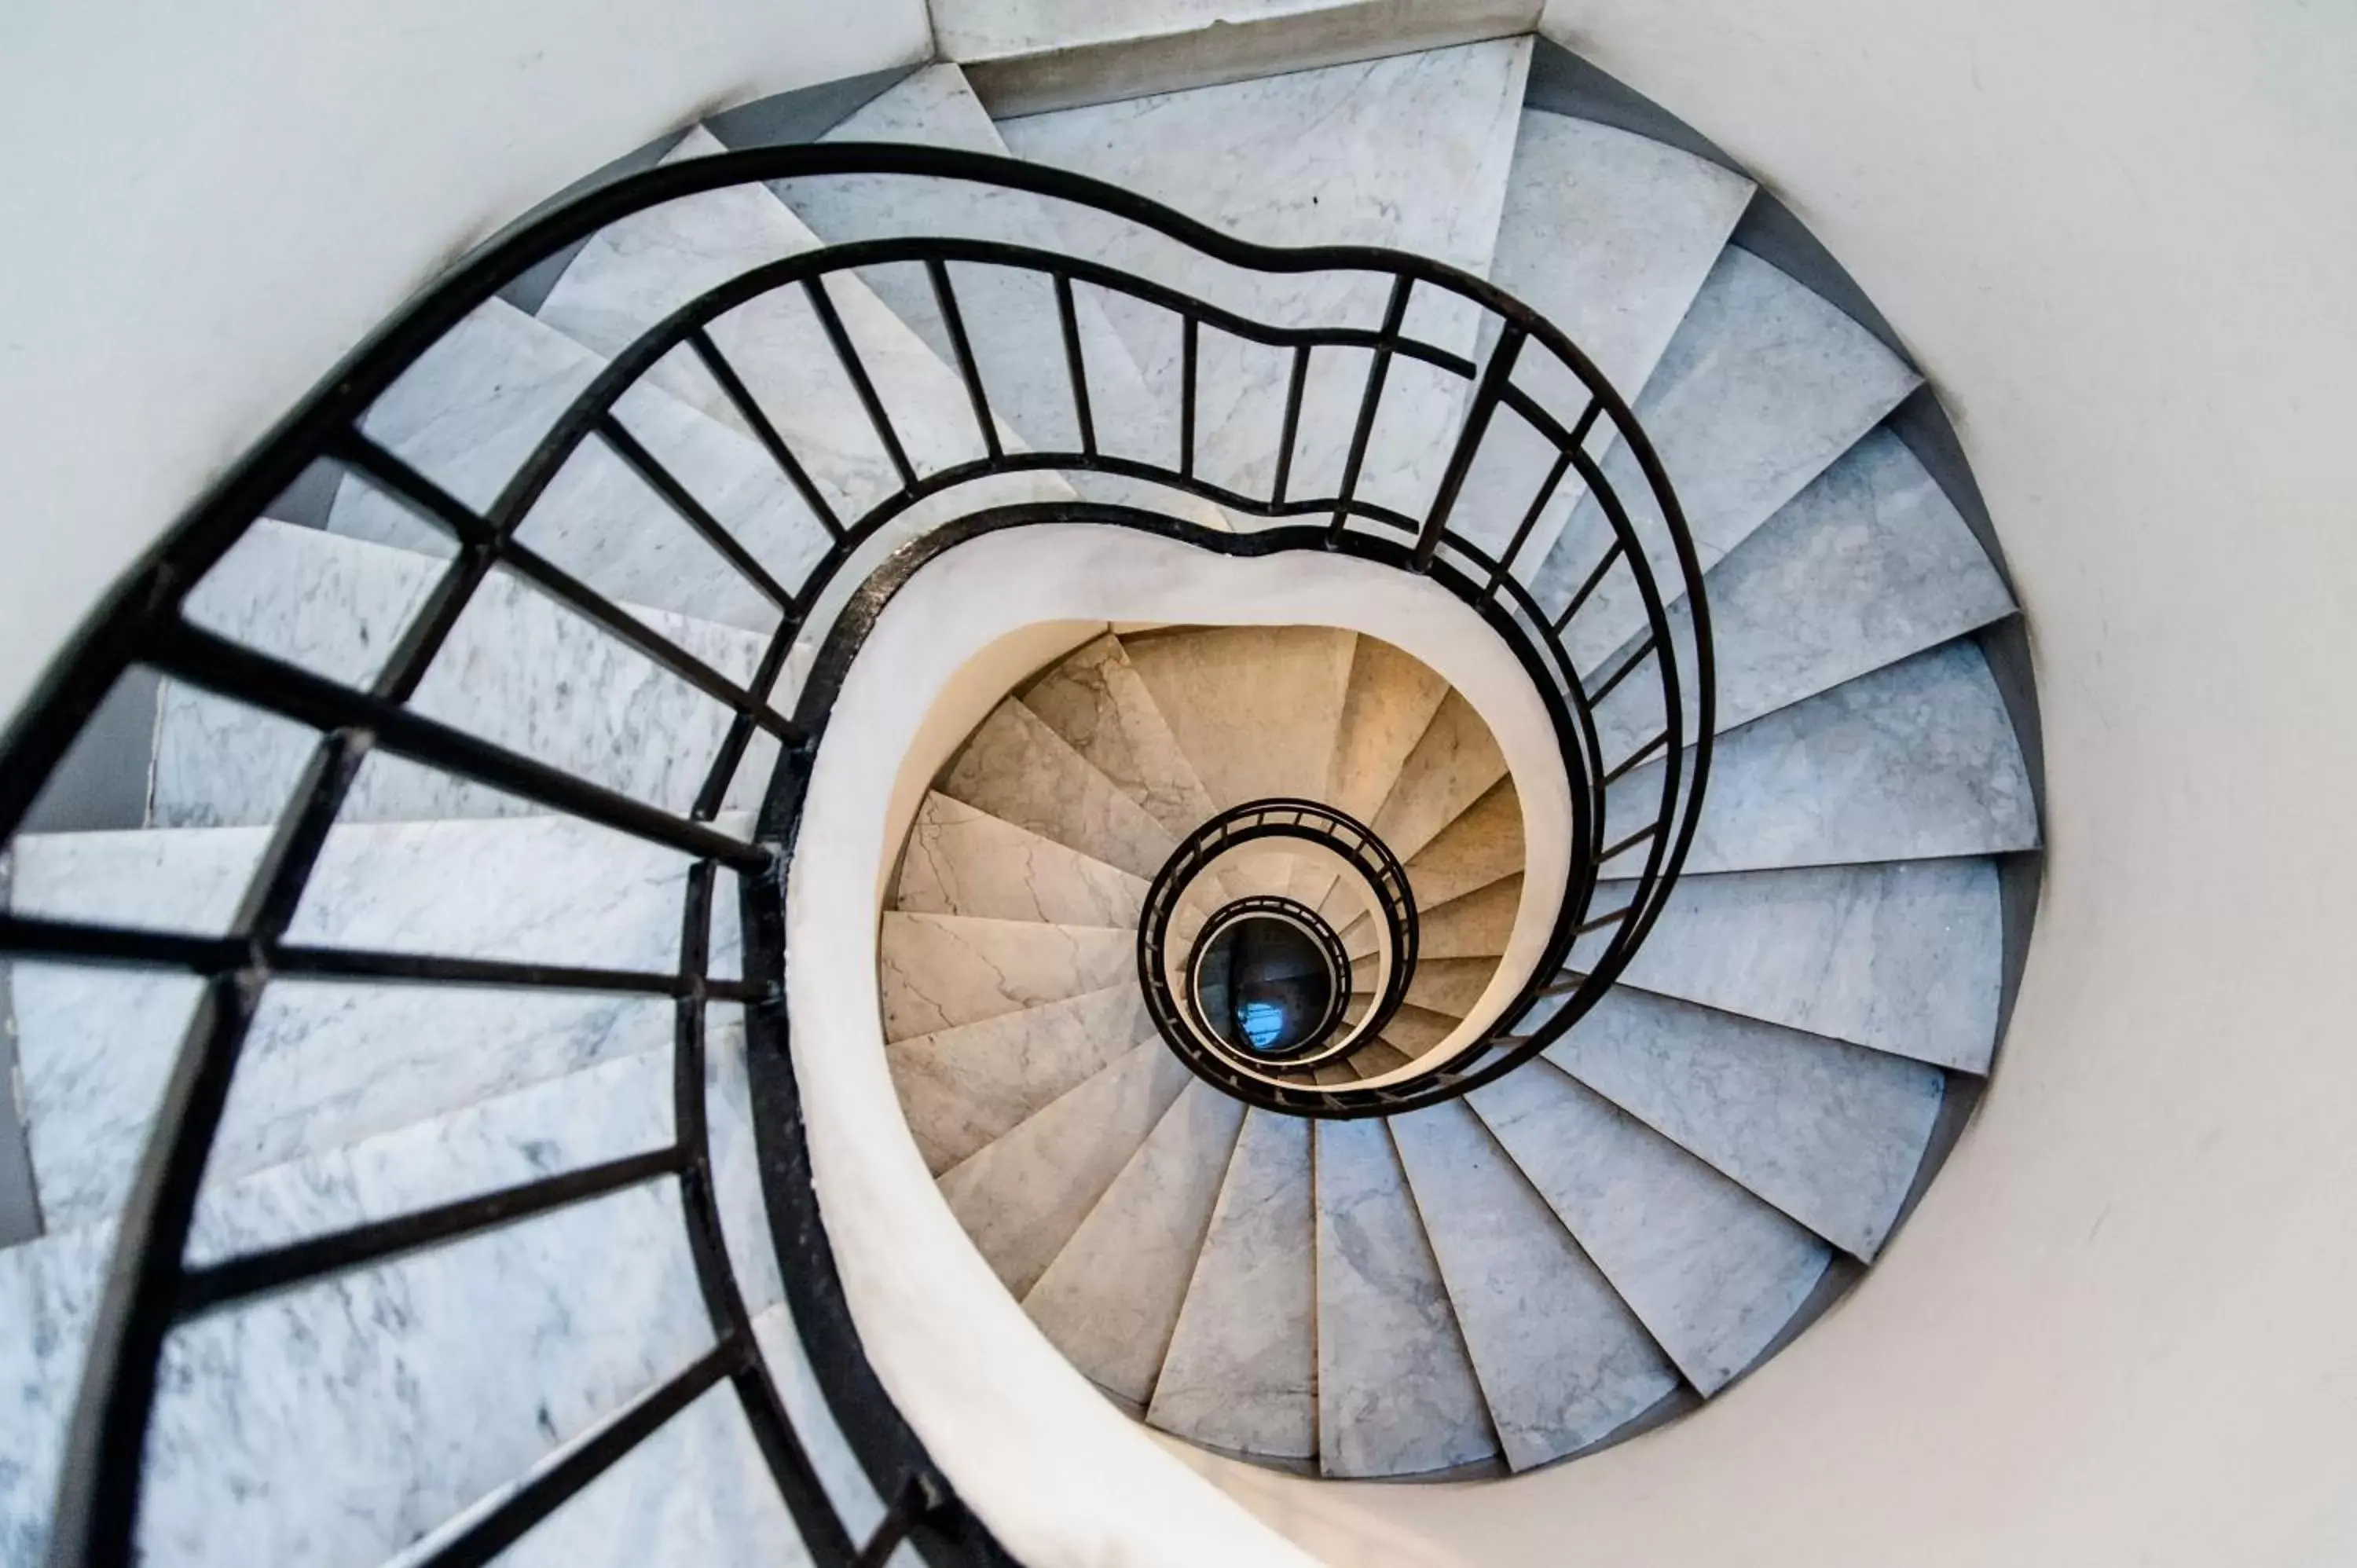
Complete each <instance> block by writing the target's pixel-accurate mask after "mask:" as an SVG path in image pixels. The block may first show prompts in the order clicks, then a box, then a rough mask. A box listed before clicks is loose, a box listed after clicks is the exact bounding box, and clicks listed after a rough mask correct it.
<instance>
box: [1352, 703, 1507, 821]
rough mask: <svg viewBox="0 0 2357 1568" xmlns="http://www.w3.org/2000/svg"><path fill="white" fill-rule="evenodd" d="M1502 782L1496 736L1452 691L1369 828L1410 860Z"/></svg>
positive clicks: (1502, 763)
mask: <svg viewBox="0 0 2357 1568" xmlns="http://www.w3.org/2000/svg"><path fill="white" fill-rule="evenodd" d="M1505 777H1506V757H1505V754H1504V753H1503V752H1501V751H1500V750H1499V749H1498V737H1497V736H1493V735H1491V733H1490V726H1489V725H1487V724H1485V723H1483V722H1482V719H1481V715H1480V714H1479V713H1477V712H1475V711H1474V708H1473V704H1472V703H1469V702H1467V701H1466V700H1465V698H1464V696H1463V695H1462V694H1461V693H1457V692H1453V691H1452V692H1450V693H1448V694H1447V695H1446V696H1444V697H1443V698H1442V699H1441V701H1440V704H1439V706H1438V707H1437V709H1436V710H1435V711H1434V713H1433V715H1432V721H1431V723H1430V724H1428V725H1426V726H1425V731H1424V734H1423V735H1422V736H1418V737H1417V739H1416V743H1415V749H1414V750H1412V751H1410V752H1409V753H1408V756H1407V760H1406V761H1405V762H1404V763H1402V764H1401V765H1400V770H1399V776H1398V778H1396V779H1394V780H1393V783H1392V788H1391V792H1390V793H1389V794H1388V795H1387V796H1385V797H1384V800H1383V807H1382V809H1381V810H1380V811H1377V812H1376V813H1375V816H1374V820H1373V822H1372V823H1371V824H1370V825H1371V826H1372V827H1373V829H1374V830H1375V833H1376V836H1377V837H1379V838H1381V839H1382V840H1383V843H1386V844H1388V845H1390V846H1391V852H1392V853H1393V854H1395V855H1397V856H1399V857H1400V858H1401V859H1402V860H1407V861H1412V860H1414V859H1415V857H1416V854H1418V853H1419V852H1420V851H1422V850H1423V849H1424V848H1425V846H1426V845H1427V844H1429V843H1432V842H1433V840H1434V839H1436V838H1437V837H1438V836H1439V835H1440V833H1441V832H1442V830H1443V829H1445V828H1447V827H1448V824H1449V823H1451V822H1455V821H1456V820H1457V819H1458V817H1460V816H1462V815H1464V813H1465V812H1466V811H1469V810H1470V809H1471V807H1472V805H1473V803H1474V802H1475V801H1476V800H1480V798H1481V797H1482V796H1483V795H1485V794H1487V793H1489V791H1490V789H1491V787H1492V786H1494V785H1495V784H1497V783H1498V781H1499V780H1500V779H1504V778H1505Z"/></svg>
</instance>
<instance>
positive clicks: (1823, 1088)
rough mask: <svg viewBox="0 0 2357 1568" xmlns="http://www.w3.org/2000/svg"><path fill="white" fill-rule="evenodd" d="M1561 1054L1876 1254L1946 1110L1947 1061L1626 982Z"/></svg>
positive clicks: (1666, 1129) (1784, 1203)
mask: <svg viewBox="0 0 2357 1568" xmlns="http://www.w3.org/2000/svg"><path fill="white" fill-rule="evenodd" d="M1546 1056H1547V1058H1548V1059H1549V1060H1551V1061H1553V1062H1554V1063H1555V1065H1556V1066H1557V1067H1560V1068H1562V1069H1564V1070H1565V1071H1566V1072H1568V1073H1570V1074H1571V1075H1572V1076H1573V1077H1574V1078H1577V1079H1579V1080H1580V1081H1581V1082H1582V1083H1584V1084H1586V1085H1587V1087H1588V1088H1590V1089H1593V1090H1596V1091H1597V1092H1598V1093H1599V1094H1601V1095H1603V1096H1604V1097H1605V1098H1606V1099H1608V1100H1610V1101H1613V1102H1614V1103H1615V1104H1617V1105H1619V1106H1620V1108H1621V1109H1623V1110H1625V1111H1627V1112H1630V1113H1631V1114H1632V1115H1634V1116H1636V1117H1637V1118H1639V1119H1640V1120H1641V1121H1642V1122H1645V1123H1646V1124H1647V1125H1648V1126H1650V1127H1652V1129H1653V1130H1654V1131H1656V1132H1658V1133H1663V1135H1664V1136H1667V1137H1669V1138H1672V1139H1674V1140H1675V1141H1676V1142H1677V1143H1678V1144H1681V1145H1683V1146H1684V1147H1685V1148H1687V1149H1690V1150H1692V1151H1693V1152H1694V1153H1695V1154H1697V1155H1701V1156H1702V1157H1703V1158H1704V1159H1706V1160H1708V1161H1709V1162H1710V1163H1711V1164H1712V1165H1715V1166H1717V1168H1718V1169H1719V1170H1721V1171H1723V1172H1725V1173H1726V1174H1727V1176H1732V1177H1734V1178H1735V1179H1736V1180H1737V1181H1738V1182H1741V1183H1742V1184H1743V1185H1744V1186H1745V1187H1749V1188H1750V1190H1751V1191H1753V1192H1754V1193H1757V1194H1758V1195H1759V1196H1760V1197H1764V1198H1766V1199H1767V1200H1768V1201H1769V1202H1770V1203H1772V1204H1774V1205H1775V1206H1776V1207H1777V1208H1781V1209H1782V1210H1783V1211H1784V1212H1785V1213H1787V1214H1789V1215H1791V1216H1792V1218H1793V1219H1798V1220H1799V1221H1801V1223H1803V1225H1806V1226H1807V1227H1809V1229H1810V1230H1814V1231H1815V1232H1816V1233H1817V1234H1818V1235H1820V1236H1823V1237H1824V1239H1825V1240H1828V1241H1831V1242H1833V1243H1834V1244H1835V1246H1837V1247H1840V1248H1842V1249H1843V1250H1844V1251H1847V1252H1849V1253H1851V1254H1853V1255H1854V1256H1857V1257H1858V1258H1862V1259H1865V1260H1867V1261H1868V1262H1871V1261H1872V1260H1873V1258H1874V1254H1875V1253H1876V1251H1878V1250H1879V1249H1880V1247H1881V1245H1882V1239H1883V1237H1884V1235H1885V1234H1886V1233H1888V1231H1889V1228H1890V1222H1891V1220H1892V1219H1894V1218H1895V1217H1896V1215H1897V1214H1898V1210H1899V1204H1900V1199H1901V1198H1903V1197H1906V1196H1907V1188H1908V1187H1909V1185H1910V1183H1911V1182H1912V1181H1913V1180H1914V1178H1915V1167H1916V1165H1918V1164H1919V1163H1920V1162H1921V1159H1922V1155H1923V1145H1924V1143H1925V1141H1926V1140H1927V1139H1929V1138H1930V1136H1931V1133H1932V1119H1933V1118H1934V1117H1935V1116H1937V1115H1938V1114H1939V1110H1940V1100H1941V1096H1942V1093H1943V1078H1942V1075H1941V1073H1940V1070H1939V1069H1937V1068H1932V1067H1927V1066H1925V1065H1924V1064H1923V1063H1921V1062H1914V1061H1909V1060H1907V1059H1905V1058H1900V1057H1894V1056H1889V1055H1886V1054H1884V1053H1882V1052H1880V1051H1870V1050H1867V1049H1866V1048H1865V1047H1860V1046H1853V1045H1848V1044H1846V1043H1845V1042H1843V1041H1839V1040H1828V1039H1824V1038H1821V1037H1820V1036H1814V1035H1803V1034H1801V1033H1799V1032H1798V1031H1796V1030H1792V1029H1785V1028H1780V1027H1778V1026H1776V1025H1773V1024H1763V1023H1760V1021H1758V1020H1757V1019H1752V1018H1743V1017H1738V1016H1737V1015H1734V1014H1732V1013H1720V1012H1717V1011H1716V1010H1714V1009H1711V1008H1707V1007H1698V1006H1695V1004H1692V1003H1687V1002H1675V1001H1672V1000H1670V999H1668V998H1666V997H1658V996H1654V995H1652V994H1651V993H1646V992H1641V991H1631V990H1627V989H1615V990H1613V991H1611V992H1609V993H1606V995H1605V996H1604V998H1603V999H1602V1000H1601V1001H1599V1002H1598V1004H1596V1006H1595V1007H1594V1008H1593V1009H1592V1010H1591V1011H1590V1012H1589V1013H1588V1015H1587V1017H1585V1018H1583V1019H1582V1020H1581V1021H1580V1026H1579V1027H1578V1028H1577V1029H1574V1030H1572V1031H1571V1033H1570V1034H1568V1035H1566V1036H1564V1037H1563V1038H1562V1039H1561V1040H1558V1041H1557V1042H1556V1043H1555V1045H1553V1046H1550V1047H1547V1051H1546Z"/></svg>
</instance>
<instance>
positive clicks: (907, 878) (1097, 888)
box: [893, 790, 1146, 929]
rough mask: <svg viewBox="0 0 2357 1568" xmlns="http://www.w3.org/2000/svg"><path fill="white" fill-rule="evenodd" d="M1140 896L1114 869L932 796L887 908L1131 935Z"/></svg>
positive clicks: (1136, 882)
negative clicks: (1115, 928) (1119, 930)
mask: <svg viewBox="0 0 2357 1568" xmlns="http://www.w3.org/2000/svg"><path fill="white" fill-rule="evenodd" d="M893 902H894V903H895V904H896V905H897V906H898V907H899V908H901V909H903V910H905V911H907V912H909V913H910V914H922V915H971V916H976V917H980V918H988V919H997V920H1039V921H1048V922H1051V923H1054V924H1058V925H1066V926H1120V927H1124V928H1127V929H1135V928H1136V925H1137V920H1138V910H1139V908H1140V907H1141V906H1143V905H1144V903H1145V902H1146V882H1145V880H1144V879H1143V878H1141V877H1136V876H1133V875H1130V874H1129V873H1128V872H1126V871H1124V870H1122V869H1121V868H1120V867H1118V866H1113V865H1105V864H1104V862H1103V861H1101V860H1092V859H1090V858H1089V857H1088V856H1087V855H1084V854H1081V853H1080V851H1078V850H1072V849H1066V848H1065V847H1064V846H1063V845H1062V844H1060V843H1055V842H1053V841H1052V840H1049V839H1044V838H1041V837H1040V836H1039V834H1038V833H1035V832H1029V831H1028V830H1027V829H1023V828H1018V827H1017V826H1016V825H1015V824H1014V823H1013V822H1001V821H1000V820H999V819H998V818H996V817H994V816H992V815H990V813H988V812H987V811H976V810H974V808H973V807H972V806H969V805H966V804H964V803H963V802H962V801H958V800H952V799H951V798H950V797H949V796H947V795H944V794H942V793H941V791H939V790H933V791H931V792H929V793H928V794H927V795H926V796H925V801H924V804H923V805H921V806H920V807H919V808H918V809H917V821H916V823H915V825H914V826H912V827H911V828H910V829H909V847H908V850H907V851H906V853H905V854H902V856H901V858H900V876H899V882H898V883H897V884H896V885H895V886H894V890H893Z"/></svg>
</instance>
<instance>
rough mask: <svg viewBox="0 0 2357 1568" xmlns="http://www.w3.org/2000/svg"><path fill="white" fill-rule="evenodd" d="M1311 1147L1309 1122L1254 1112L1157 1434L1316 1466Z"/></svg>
mask: <svg viewBox="0 0 2357 1568" xmlns="http://www.w3.org/2000/svg"><path fill="white" fill-rule="evenodd" d="M1309 1138H1310V1134H1309V1123H1308V1122H1304V1121H1301V1120H1300V1119H1298V1118H1296V1117H1290V1116H1278V1115H1275V1114H1274V1113H1272V1112H1266V1111H1252V1112H1246V1114H1245V1116H1244V1124H1243V1132H1242V1133H1239V1134H1238V1135H1237V1140H1236V1146H1235V1151H1234V1154H1233V1155H1232V1158H1231V1159H1230V1161H1229V1164H1228V1173H1227V1179H1226V1181H1225V1182H1224V1183H1223V1184H1222V1187H1221V1188H1220V1200H1219V1203H1218V1204H1217V1206H1216V1207H1214V1208H1213V1209H1212V1211H1211V1233H1210V1234H1209V1235H1208V1236H1206V1237H1205V1238H1204V1240H1203V1250H1202V1252H1201V1254H1200V1256H1199V1257H1198V1258H1197V1260H1196V1263H1195V1276H1194V1279H1193V1280H1192V1282H1191V1283H1189V1285H1188V1288H1187V1300H1186V1304H1185V1305H1183V1306H1181V1307H1180V1308H1179V1324H1178V1326H1177V1327H1176V1328H1175V1329H1173V1330H1172V1332H1171V1336H1170V1352H1169V1354H1168V1356H1167V1357H1165V1358H1164V1359H1163V1363H1162V1375H1161V1377H1160V1379H1159V1380H1157V1382H1156V1383H1155V1386H1154V1399H1153V1402H1152V1403H1151V1404H1149V1405H1148V1406H1147V1408H1146V1423H1147V1424H1149V1425H1152V1426H1157V1427H1159V1428H1161V1429H1162V1430H1163V1431H1165V1432H1168V1433H1173V1434H1177V1435H1178V1436H1180V1437H1184V1438H1188V1439H1189V1440H1191V1441H1193V1442H1197V1443H1201V1444H1208V1445H1210V1446H1211V1447H1214V1448H1225V1449H1229V1450H1232V1451H1234V1452H1237V1453H1243V1454H1260V1455H1267V1456H1269V1457H1271V1458H1287V1459H1306V1458H1309V1457H1311V1456H1312V1455H1315V1454H1317V1452H1318V1383H1317V1379H1318V1348H1317V1324H1316V1318H1315V1314H1316V1310H1317V1275H1316V1273H1315V1268H1316V1247H1317V1224H1316V1219H1315V1213H1314V1208H1315V1204H1314V1198H1313V1196H1312V1193H1311V1188H1310V1182H1311V1176H1310V1153H1309Z"/></svg>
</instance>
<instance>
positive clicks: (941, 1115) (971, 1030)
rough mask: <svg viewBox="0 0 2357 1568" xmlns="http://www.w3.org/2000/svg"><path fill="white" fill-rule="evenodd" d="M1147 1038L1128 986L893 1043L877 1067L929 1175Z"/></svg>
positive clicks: (1141, 1007)
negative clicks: (882, 1067) (888, 1078)
mask: <svg viewBox="0 0 2357 1568" xmlns="http://www.w3.org/2000/svg"><path fill="white" fill-rule="evenodd" d="M1153 1038H1157V1036H1156V1035H1155V1031H1154V1021H1153V1019H1152V1017H1151V1016H1150V1015H1148V1014H1147V1013H1146V999H1145V997H1144V996H1143V995H1142V994H1141V993H1139V991H1138V989H1137V982H1136V981H1135V979H1128V980H1125V981H1124V982H1122V983H1118V984H1114V985H1108V986H1106V987H1105V988H1104V989H1103V990H1101V991H1092V992H1090V993H1087V994H1086V995H1083V996H1075V997H1071V998H1070V999H1069V1000H1066V1001H1062V1002H1051V1003H1049V1004H1048V1005H1046V1006H1044V1007H1034V1008H1031V1009H1030V1010H1028V1011H1027V1012H1022V1013H1002V1014H1000V1015H998V1016H996V1017H995V1018H986V1019H985V1020H983V1021H982V1022H981V1023H978V1024H965V1025H962V1026H958V1027H956V1028H952V1029H943V1030H942V1031H941V1032H939V1033H938V1034H931V1035H920V1036H916V1037H915V1038H913V1039H906V1040H896V1041H894V1042H893V1043H892V1044H891V1045H889V1046H888V1047H885V1051H884V1060H885V1064H886V1065H887V1066H888V1068H889V1069H891V1073H892V1086H893V1088H894V1089H895V1090H898V1091H899V1096H900V1110H901V1112H902V1114H904V1115H905V1116H906V1117H907V1118H908V1121H909V1132H910V1133H912V1134H914V1135H915V1137H916V1140H917V1148H918V1150H919V1152H920V1153H921V1154H922V1155H924V1158H925V1166H926V1168H927V1169H928V1170H931V1171H932V1172H933V1173H934V1174H935V1175H937V1176H938V1175H940V1174H941V1173H942V1172H943V1171H945V1170H948V1169H949V1168H950V1167H951V1166H952V1165H956V1164H957V1163H958V1162H959V1161H960V1160H963V1159H964V1158H965V1157H966V1156H967V1155H972V1154H973V1153H974V1152H975V1151H976V1150H978V1149H981V1148H983V1147H984V1146H985V1145H986V1144H989V1143H990V1142H991V1141H992V1140H994V1139H996V1138H997V1137H999V1136H1001V1135H1002V1134H1004V1133H1007V1132H1009V1131H1011V1130H1012V1129H1014V1128H1015V1127H1016V1126H1017V1125H1018V1124H1020V1123H1021V1122H1022V1121H1023V1120H1024V1118H1025V1117H1027V1116H1029V1115H1030V1114H1031V1113H1032V1112H1035V1111H1037V1110H1039V1108H1040V1107H1041V1106H1043V1105H1046V1104H1047V1103H1048V1102H1049V1101H1052V1100H1054V1099H1056V1098H1057V1097H1058V1096H1059V1095H1061V1094H1063V1093H1064V1092H1065V1091H1067V1090H1071V1089H1072V1088H1074V1087H1076V1086H1077V1085H1079V1084H1081V1083H1082V1082H1084V1081H1086V1080H1087V1079H1089V1078H1090V1077H1091V1076H1092V1075H1093V1074H1094V1073H1096V1072H1098V1071H1099V1070H1101V1069H1103V1068H1105V1067H1108V1066H1110V1065H1111V1064H1112V1063H1113V1062H1114V1061H1115V1060H1116V1059H1118V1058H1120V1057H1121V1055H1122V1054H1123V1053H1124V1052H1125V1051H1126V1050H1128V1048H1129V1047H1131V1046H1134V1045H1135V1044H1136V1043H1138V1042H1139V1041H1141V1040H1146V1039H1153Z"/></svg>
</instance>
